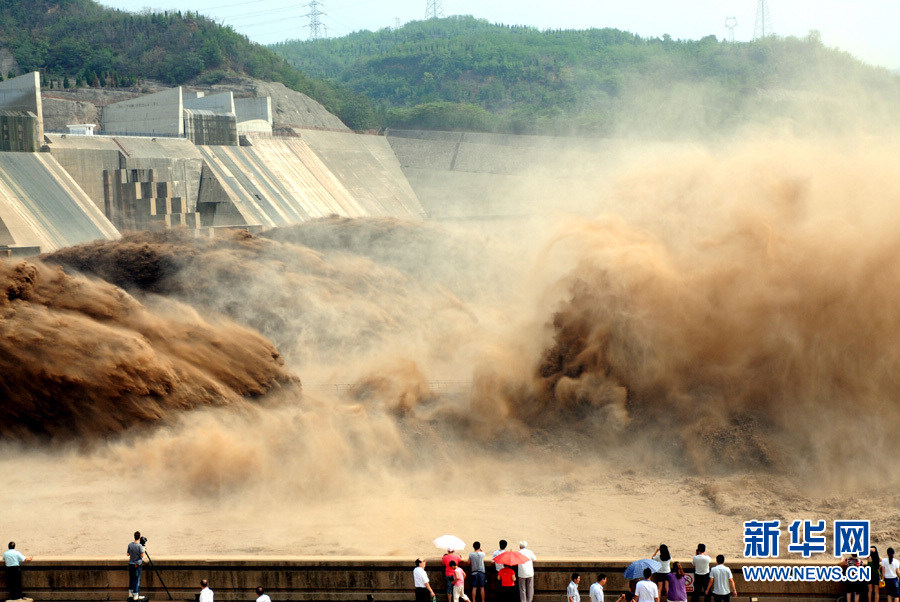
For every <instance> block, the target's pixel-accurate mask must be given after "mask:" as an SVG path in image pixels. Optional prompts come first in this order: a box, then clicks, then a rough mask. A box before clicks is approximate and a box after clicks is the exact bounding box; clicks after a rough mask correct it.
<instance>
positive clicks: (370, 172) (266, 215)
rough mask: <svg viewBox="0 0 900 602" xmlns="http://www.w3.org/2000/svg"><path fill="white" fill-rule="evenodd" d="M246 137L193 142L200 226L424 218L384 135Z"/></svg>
mask: <svg viewBox="0 0 900 602" xmlns="http://www.w3.org/2000/svg"><path fill="white" fill-rule="evenodd" d="M247 142H248V143H249V144H250V146H241V147H226V146H201V147H197V148H198V149H199V151H200V153H201V154H202V156H203V158H204V161H205V163H204V165H205V167H206V168H207V170H208V172H207V174H206V176H205V177H204V184H203V185H202V186H201V192H200V198H199V203H200V205H199V211H200V213H201V215H202V216H203V223H204V225H207V224H209V225H215V226H226V225H237V224H234V223H231V222H234V221H236V220H239V221H240V223H244V224H259V225H261V226H263V227H265V228H271V227H276V226H285V225H289V224H292V223H298V222H302V221H306V220H310V219H316V218H319V217H325V216H328V215H340V216H344V217H360V216H394V217H404V218H413V219H418V218H422V217H424V211H423V210H422V207H421V205H420V203H419V201H418V198H417V197H416V195H415V193H414V192H413V191H412V188H411V187H410V186H409V184H408V183H407V182H406V178H405V176H404V175H403V172H402V171H401V170H400V166H399V163H397V160H396V158H395V157H394V156H393V153H392V152H391V151H390V147H388V146H387V143H386V141H385V140H384V139H383V138H381V139H379V138H376V137H373V136H363V135H359V134H352V133H343V132H322V131H317V130H302V134H301V137H299V138H293V137H285V138H272V137H259V138H256V137H251V138H250V139H249V140H248V141H247ZM223 194H224V195H225V197H226V199H224V200H223V199H222V198H221V196H222V195H223ZM228 205H230V207H229V206H228Z"/></svg>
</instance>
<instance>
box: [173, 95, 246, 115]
mask: <svg viewBox="0 0 900 602" xmlns="http://www.w3.org/2000/svg"><path fill="white" fill-rule="evenodd" d="M184 108H185V109H202V110H206V111H215V112H217V113H231V114H234V113H235V111H234V94H233V93H232V92H220V93H219V94H213V95H211V96H207V95H206V94H205V93H203V92H185V93H184Z"/></svg>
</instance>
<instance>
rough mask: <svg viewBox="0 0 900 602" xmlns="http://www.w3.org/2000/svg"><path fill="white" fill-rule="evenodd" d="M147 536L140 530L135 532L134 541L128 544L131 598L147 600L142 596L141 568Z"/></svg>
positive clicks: (129, 593)
mask: <svg viewBox="0 0 900 602" xmlns="http://www.w3.org/2000/svg"><path fill="white" fill-rule="evenodd" d="M145 543H147V538H146V537H141V532H140V531H135V532H134V541H133V542H131V543H130V544H128V551H127V552H126V553H127V554H128V598H129V599H130V600H146V599H147V598H146V596H141V595H140V591H141V568H142V567H143V564H144V544H145Z"/></svg>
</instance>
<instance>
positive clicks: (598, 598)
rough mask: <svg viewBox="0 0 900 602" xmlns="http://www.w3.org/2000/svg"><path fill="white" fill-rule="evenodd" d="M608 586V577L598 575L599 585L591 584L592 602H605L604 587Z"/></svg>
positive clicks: (601, 574)
mask: <svg viewBox="0 0 900 602" xmlns="http://www.w3.org/2000/svg"><path fill="white" fill-rule="evenodd" d="M604 585H606V575H604V574H603V573H600V574H599V575H597V583H592V584H591V602H603V586H604Z"/></svg>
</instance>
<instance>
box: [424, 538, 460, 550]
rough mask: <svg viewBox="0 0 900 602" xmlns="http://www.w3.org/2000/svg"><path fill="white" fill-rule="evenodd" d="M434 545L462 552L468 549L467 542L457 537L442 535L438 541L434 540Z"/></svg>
mask: <svg viewBox="0 0 900 602" xmlns="http://www.w3.org/2000/svg"><path fill="white" fill-rule="evenodd" d="M432 543H433V544H434V545H435V546H436V547H438V548H444V549H445V550H462V549H464V548H465V547H466V542H464V541H463V540H461V539H460V538H459V537H457V536H455V535H441V536H440V537H438V538H437V539H433V540H432Z"/></svg>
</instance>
